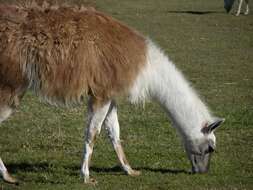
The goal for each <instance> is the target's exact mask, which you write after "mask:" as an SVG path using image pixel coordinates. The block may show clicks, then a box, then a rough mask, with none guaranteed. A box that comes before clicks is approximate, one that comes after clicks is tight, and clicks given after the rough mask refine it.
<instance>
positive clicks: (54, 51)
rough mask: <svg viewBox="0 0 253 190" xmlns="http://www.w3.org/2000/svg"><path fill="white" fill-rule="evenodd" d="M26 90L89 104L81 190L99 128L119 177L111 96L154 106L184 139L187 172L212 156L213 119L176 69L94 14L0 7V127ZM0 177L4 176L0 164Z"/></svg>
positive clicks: (203, 166)
mask: <svg viewBox="0 0 253 190" xmlns="http://www.w3.org/2000/svg"><path fill="white" fill-rule="evenodd" d="M27 90H31V91H33V92H34V93H35V94H36V95H38V96H39V97H41V98H42V99H43V100H45V101H46V102H48V103H49V104H52V105H56V106H66V107H69V106H72V105H77V104H81V103H82V100H83V98H84V97H85V96H87V97H88V119H87V120H88V124H87V129H86V139H85V145H84V155H83V163H82V167H81V173H82V174H83V176H84V182H85V183H93V182H94V181H93V180H92V179H91V178H90V177H89V163H90V159H91V155H92V151H93V146H94V143H95V142H94V141H95V137H96V136H97V135H98V134H99V133H100V130H101V127H102V126H104V127H105V128H106V130H107V131H108V134H109V137H110V139H111V142H112V144H113V147H114V149H115V151H116V154H117V156H118V159H119V161H120V163H121V165H122V168H123V170H124V171H125V172H126V173H127V174H129V175H133V176H135V175H139V174H140V172H139V171H135V170H134V169H132V167H131V166H130V165H129V163H128V161H127V159H126V156H125V154H124V152H123V148H122V145H121V143H120V129H119V122H118V116H117V106H116V103H115V101H114V99H115V97H117V96H126V97H128V99H129V101H130V102H131V103H138V102H143V101H145V100H146V99H153V100H156V101H158V102H159V103H160V105H161V106H162V107H164V108H165V110H166V111H167V113H168V115H169V116H170V117H171V119H172V121H173V125H174V126H175V128H176V129H177V130H178V131H179V134H180V135H181V137H182V139H183V144H184V147H185V149H186V152H187V155H188V157H189V160H190V161H191V164H192V171H193V172H197V173H202V172H207V170H208V166H209V158H210V155H211V152H213V150H214V149H215V142H216V141H215V136H214V130H215V129H216V128H217V127H218V126H219V125H220V124H221V123H222V122H223V119H217V118H214V117H213V116H212V115H211V114H210V112H209V111H208V108H207V107H206V106H205V105H204V103H202V101H201V100H200V98H199V97H198V95H197V94H196V93H195V91H194V90H193V89H192V88H191V87H190V85H189V83H188V82H187V81H186V80H185V78H184V77H183V75H182V74H181V72H180V71H178V70H177V68H176V66H175V65H174V64H173V63H172V62H171V61H170V60H169V58H168V57H167V56H166V55H165V54H164V53H163V52H162V51H161V50H160V49H159V48H158V47H157V46H156V45H155V44H154V43H153V42H152V41H151V40H150V39H147V38H145V37H143V36H142V35H141V34H139V33H138V32H137V31H135V30H133V29H131V28H129V27H128V26H126V25H124V24H122V23H121V22H119V21H117V20H115V19H113V18H111V17H110V16H107V15H105V14H103V13H101V12H98V11H95V10H94V9H85V8H81V9H77V8H71V7H55V6H54V7H39V6H30V7H16V6H13V5H0V122H2V121H4V120H5V119H7V118H8V117H9V116H10V115H11V113H12V112H13V110H15V109H16V107H17V106H18V104H19V102H20V100H21V98H22V97H23V95H24V94H25V92H26V91H27ZM0 173H1V175H2V176H3V179H4V180H5V181H7V182H10V183H16V180H15V179H14V178H12V177H11V176H10V174H9V173H8V171H7V169H6V167H5V165H4V163H3V161H2V160H1V158H0Z"/></svg>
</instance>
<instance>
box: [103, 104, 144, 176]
mask: <svg viewBox="0 0 253 190" xmlns="http://www.w3.org/2000/svg"><path fill="white" fill-rule="evenodd" d="M104 124H105V127H106V130H107V131H108V135H109V137H110V140H111V142H112V144H113V147H114V149H115V152H116V154H117V156H118V159H119V161H120V163H121V166H122V168H123V169H124V171H125V172H126V173H127V174H128V175H131V176H138V175H140V172H139V171H136V170H133V169H132V168H131V166H130V164H129V162H128V161H127V159H126V156H125V153H124V151H123V148H122V145H121V140H120V127H119V121H118V115H117V107H116V104H115V102H112V104H111V106H110V109H109V112H108V114H107V116H106V118H105V122H104Z"/></svg>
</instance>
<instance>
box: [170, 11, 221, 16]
mask: <svg viewBox="0 0 253 190" xmlns="http://www.w3.org/2000/svg"><path fill="white" fill-rule="evenodd" d="M167 12H168V13H177V14H192V15H206V14H217V13H223V12H219V11H167Z"/></svg>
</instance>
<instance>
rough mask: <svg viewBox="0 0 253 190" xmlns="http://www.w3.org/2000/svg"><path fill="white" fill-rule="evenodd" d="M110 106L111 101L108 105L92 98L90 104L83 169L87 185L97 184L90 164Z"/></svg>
mask: <svg viewBox="0 0 253 190" xmlns="http://www.w3.org/2000/svg"><path fill="white" fill-rule="evenodd" d="M110 104H111V101H107V102H106V103H104V102H101V101H98V100H96V99H94V98H91V99H90V100H89V102H88V126H87V129H86V139H85V145H84V146H85V147H84V157H83V163H82V168H81V173H82V175H83V176H84V182H85V183H93V184H94V183H96V181H95V180H93V179H90V176H89V164H90V159H91V155H92V151H93V146H94V141H95V138H96V136H97V135H98V134H99V133H100V131H101V126H102V124H103V122H104V119H105V117H106V114H107V112H108V110H109V107H110Z"/></svg>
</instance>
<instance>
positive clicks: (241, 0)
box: [236, 0, 243, 16]
mask: <svg viewBox="0 0 253 190" xmlns="http://www.w3.org/2000/svg"><path fill="white" fill-rule="evenodd" d="M242 2H243V0H240V2H239V6H238V10H237V13H236V16H239V15H240V13H241V8H242Z"/></svg>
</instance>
